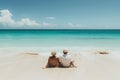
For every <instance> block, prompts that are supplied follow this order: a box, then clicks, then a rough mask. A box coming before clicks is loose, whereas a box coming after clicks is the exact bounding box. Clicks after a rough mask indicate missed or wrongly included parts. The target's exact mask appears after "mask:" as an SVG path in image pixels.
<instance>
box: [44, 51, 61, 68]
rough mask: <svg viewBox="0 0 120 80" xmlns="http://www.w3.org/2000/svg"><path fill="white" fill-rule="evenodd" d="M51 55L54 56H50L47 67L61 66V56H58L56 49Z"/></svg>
mask: <svg viewBox="0 0 120 80" xmlns="http://www.w3.org/2000/svg"><path fill="white" fill-rule="evenodd" d="M51 55H52V56H50V57H49V58H48V63H47V65H46V68H51V67H59V58H57V57H56V52H55V51H53V52H51Z"/></svg>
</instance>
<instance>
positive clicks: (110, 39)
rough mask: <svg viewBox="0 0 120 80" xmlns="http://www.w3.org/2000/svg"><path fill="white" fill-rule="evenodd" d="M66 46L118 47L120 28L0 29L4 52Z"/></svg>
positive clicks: (0, 46) (1, 49) (119, 47)
mask: <svg viewBox="0 0 120 80" xmlns="http://www.w3.org/2000/svg"><path fill="white" fill-rule="evenodd" d="M15 48H17V49H15ZM67 48H68V49H71V50H72V49H74V50H78V49H82V48H83V49H91V48H92V49H93V48H98V49H99V48H100V49H101V48H103V49H104V48H105V49H120V30H96V29H93V30H92V29H91V30H77V29H76V30H0V51H2V52H4V53H5V52H9V51H10V50H12V52H14V50H18V51H22V50H29V51H30V50H31V51H32V50H33V51H50V50H53V49H57V50H62V49H67ZM6 50H7V51H6Z"/></svg>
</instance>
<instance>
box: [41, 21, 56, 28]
mask: <svg viewBox="0 0 120 80" xmlns="http://www.w3.org/2000/svg"><path fill="white" fill-rule="evenodd" d="M42 26H45V27H55V26H56V24H54V23H48V22H43V23H42Z"/></svg>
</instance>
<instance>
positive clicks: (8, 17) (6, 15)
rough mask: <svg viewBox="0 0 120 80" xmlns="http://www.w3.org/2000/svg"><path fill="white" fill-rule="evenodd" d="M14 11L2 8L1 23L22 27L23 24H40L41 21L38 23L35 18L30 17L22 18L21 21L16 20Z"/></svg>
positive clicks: (0, 13) (0, 12)
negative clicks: (13, 17)
mask: <svg viewBox="0 0 120 80" xmlns="http://www.w3.org/2000/svg"><path fill="white" fill-rule="evenodd" d="M12 16H13V15H12V13H11V12H10V11H9V10H7V9H4V10H0V24H2V25H5V26H12V27H21V26H30V27H36V26H40V23H37V22H36V21H34V20H31V19H29V18H22V19H21V20H20V21H15V20H13V19H12Z"/></svg>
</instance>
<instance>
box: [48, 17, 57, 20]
mask: <svg viewBox="0 0 120 80" xmlns="http://www.w3.org/2000/svg"><path fill="white" fill-rule="evenodd" d="M46 19H50V20H54V19H56V17H46Z"/></svg>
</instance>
